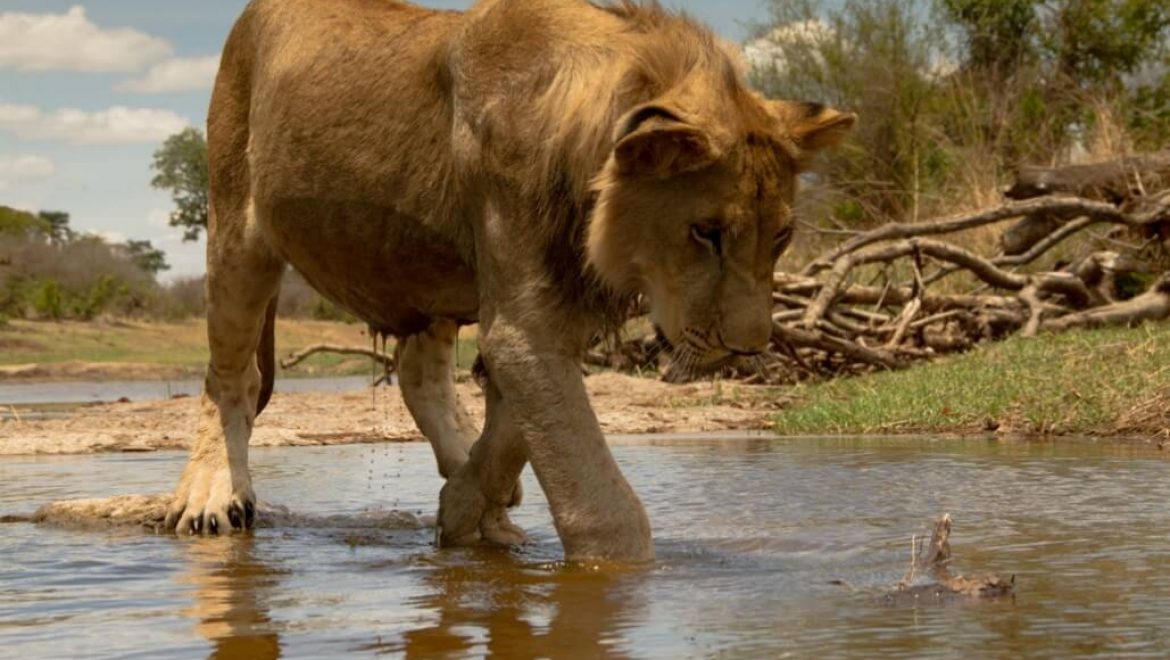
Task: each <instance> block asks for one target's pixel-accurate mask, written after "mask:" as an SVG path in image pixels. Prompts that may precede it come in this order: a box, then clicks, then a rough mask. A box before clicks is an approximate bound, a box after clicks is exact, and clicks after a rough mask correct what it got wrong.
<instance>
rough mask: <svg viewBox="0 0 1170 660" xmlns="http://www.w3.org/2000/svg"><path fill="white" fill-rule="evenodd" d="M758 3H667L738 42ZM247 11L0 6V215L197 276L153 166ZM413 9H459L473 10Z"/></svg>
mask: <svg viewBox="0 0 1170 660" xmlns="http://www.w3.org/2000/svg"><path fill="white" fill-rule="evenodd" d="M762 3H763V0H665V2H664V4H666V5H667V6H671V7H675V8H678V9H683V10H685V11H687V12H688V13H690V14H691V15H693V16H695V17H697V18H699V19H701V20H703V21H705V22H706V23H707V24H709V25H711V26H712V27H713V28H715V30H716V31H717V32H719V33H720V34H722V35H723V36H724V37H727V38H729V39H733V40H736V41H743V40H744V39H745V38H746V37H747V36H748V32H749V27H748V26H749V25H750V24H751V23H752V22H753V21H759V20H762V19H763V18H764V17H765V16H766V9H765V7H764V5H763V4H762ZM245 4H246V0H200V1H198V2H191V1H190V0H185V1H182V2H179V1H176V0H88V1H85V0H0V205H6V206H13V207H16V208H21V209H26V210H32V211H37V210H55V211H56V210H59V211H66V212H68V213H69V214H70V216H71V223H72V225H73V227H74V229H76V230H79V231H88V232H94V233H98V234H101V235H103V236H106V237H107V238H109V239H110V240H115V241H121V240H125V239H128V238H133V239H149V240H150V241H152V242H153V243H154V245H155V246H156V247H160V248H162V249H163V250H164V251H165V252H166V253H167V258H168V260H169V261H170V263H171V267H172V268H171V270H170V271H169V272H168V273H167V274H166V277H168V278H174V277H186V276H192V275H198V274H201V273H202V272H203V245H202V242H201V241H200V242H198V243H183V242H182V234H181V232H180V231H179V230H178V229H176V228H172V227H169V226H168V224H167V218H168V215H169V213H170V210H171V208H172V206H171V203H170V197H169V195H168V194H167V193H165V192H163V191H157V190H154V189H152V188H151V187H150V179H151V176H152V173H151V170H150V162H151V154H153V152H154V150H155V149H156V148H157V147H158V146H159V144H160V143H161V142H162V141H163V140H164V139H166V137H167V136H169V135H171V134H173V133H176V132H178V131H180V130H182V129H183V128H185V127H187V126H197V127H199V128H203V127H204V125H205V123H206V119H207V103H208V99H209V95H210V89H211V83H212V80H213V79H214V76H215V70H216V66H217V63H218V59H219V51H220V49H221V47H222V45H223V41H224V39H225V38H226V37H227V33H228V31H229V30H230V29H231V25H232V22H233V21H234V20H235V18H236V16H237V15H238V14H239V12H240V11H241V10H242V9H243V7H244V5H245ZM419 4H423V5H428V6H432V7H440V8H447V9H464V8H466V7H467V6H469V5H470V4H471V1H470V0H430V1H423V2H420V3H419Z"/></svg>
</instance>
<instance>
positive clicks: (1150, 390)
mask: <svg viewBox="0 0 1170 660" xmlns="http://www.w3.org/2000/svg"><path fill="white" fill-rule="evenodd" d="M794 394H795V396H796V399H797V401H799V403H798V404H796V405H795V406H793V407H792V408H790V409H788V410H785V411H783V412H781V413H779V414H778V415H777V416H776V419H775V424H776V430H777V432H779V433H782V434H789V435H797V434H855V433H871V432H918V431H932V432H958V433H969V432H975V431H980V430H987V429H990V428H994V427H1000V428H1001V429H1003V430H1010V431H1014V432H1019V433H1028V434H1037V433H1043V434H1049V433H1051V434H1059V433H1092V434H1108V433H1115V432H1127V431H1128V432H1135V433H1147V432H1148V433H1158V432H1161V431H1162V430H1163V428H1164V427H1163V428H1158V427H1159V426H1162V425H1165V424H1167V419H1168V416H1170V411H1168V410H1167V409H1166V406H1165V405H1163V403H1165V397H1167V396H1170V326H1167V325H1165V324H1163V325H1147V326H1143V327H1139V328H1133V329H1125V328H1112V329H1103V330H1091V331H1081V332H1068V333H1064V334H1059V335H1042V336H1040V337H1035V338H1031V339H1028V338H1022V337H1017V338H1013V339H1009V340H1007V341H1004V342H1002V343H998V344H992V345H987V346H983V347H980V348H979V349H978V350H975V351H972V352H970V353H967V354H964V355H957V356H950V357H947V358H943V359H940V360H938V361H936V362H934V363H932V364H927V365H919V366H915V367H912V368H910V369H907V370H905V371H900V372H895V373H875V374H869V375H866V376H862V377H857V378H846V379H839V380H834V381H829V382H825V383H818V384H813V385H809V386H802V387H799V388H797V389H796V391H795V392H794ZM1143 403H1144V404H1145V406H1144V408H1143V406H1142V405H1141V404H1143ZM1139 408H1141V409H1142V410H1144V411H1145V413H1146V414H1145V415H1144V416H1142V415H1139V414H1137V413H1138V412H1140V411H1139V410H1138V409H1139ZM1162 411H1165V412H1162ZM1151 412H1152V414H1151ZM1138 418H1140V419H1138Z"/></svg>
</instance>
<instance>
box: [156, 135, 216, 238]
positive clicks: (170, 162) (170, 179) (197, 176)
mask: <svg viewBox="0 0 1170 660" xmlns="http://www.w3.org/2000/svg"><path fill="white" fill-rule="evenodd" d="M151 168H152V169H153V170H154V171H155V172H156V174H155V176H154V179H152V180H151V182H150V185H152V186H154V187H155V188H159V189H162V190H169V191H170V193H171V199H172V200H174V202H175V210H174V211H172V212H171V220H170V222H171V226H172V227H180V228H182V230H183V240H184V241H194V240H197V239H198V238H199V233H200V232H202V231H203V230H204V229H206V228H207V211H208V209H207V200H208V181H209V176H208V168H207V140H206V139H205V138H204V137H203V132H202V131H200V130H199V129H197V128H186V129H183V130H182V131H181V132H179V133H176V134H174V135H172V136H170V137H169V138H167V139H166V141H165V142H163V143H162V146H161V147H159V148H158V150H157V151H155V152H154V162H153V163H152V164H151Z"/></svg>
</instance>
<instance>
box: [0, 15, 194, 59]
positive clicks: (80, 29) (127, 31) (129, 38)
mask: <svg viewBox="0 0 1170 660" xmlns="http://www.w3.org/2000/svg"><path fill="white" fill-rule="evenodd" d="M170 54H171V45H170V44H169V43H167V41H166V40H164V39H159V38H158V37H152V36H150V35H148V34H143V33H142V32H139V31H137V30H134V29H131V28H121V29H112V30H107V29H103V28H100V27H98V26H97V25H94V24H93V23H91V22H90V21H89V18H87V17H86V15H85V8H84V7H80V6H76V7H73V8H72V9H70V10H69V11H67V12H65V13H64V14H18V13H16V12H0V69H3V68H12V69H17V70H19V71H81V72H86V73H95V72H96V73H101V72H131V71H141V70H142V69H144V68H145V67H147V66H149V65H150V64H152V63H154V62H157V61H159V60H161V59H164V58H166V57H168V56H169V55H170Z"/></svg>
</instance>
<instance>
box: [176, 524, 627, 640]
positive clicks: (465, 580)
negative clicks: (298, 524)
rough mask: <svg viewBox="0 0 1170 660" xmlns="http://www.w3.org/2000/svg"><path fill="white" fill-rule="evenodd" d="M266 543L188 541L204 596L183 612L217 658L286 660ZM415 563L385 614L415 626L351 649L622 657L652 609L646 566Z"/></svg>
mask: <svg viewBox="0 0 1170 660" xmlns="http://www.w3.org/2000/svg"><path fill="white" fill-rule="evenodd" d="M266 541H269V542H270V541H271V539H265V538H264V537H259V538H257V537H254V536H252V535H232V536H227V537H210V538H202V539H199V538H197V539H190V540H189V541H187V542H184V543H181V545H182V546H183V547H182V552H183V554H184V559H185V561H186V564H187V568H186V570H185V571H184V572H183V574H182V575H181V577H180V578H179V580H180V582H181V583H183V584H184V585H187V586H189V587H190V589H191V592H190V593H191V596H192V598H193V601H194V602H193V603H192V605H191V606H190V607H188V608H187V609H185V610H184V611H183V614H184V615H185V616H187V617H188V618H189V619H191V620H192V621H193V622H194V624H195V632H196V633H197V634H198V635H199V636H201V637H203V638H205V639H206V640H208V641H209V642H210V643H211V652H210V654H209V657H211V658H232V659H237V658H239V659H249V660H250V659H264V658H277V657H280V656H281V652H282V644H281V639H280V635H279V633H280V631H281V630H283V629H285V627H286V623H285V622H281V621H274V620H273V618H272V617H271V615H270V608H271V607H273V606H279V605H280V604H281V601H283V602H284V604H287V598H286V597H287V595H288V594H287V585H283V584H282V582H284V581H285V578H286V577H289V575H288V571H287V570H285V569H281V568H275V567H273V566H272V565H270V564H268V563H265V561H263V560H262V559H261V558H260V557H262V556H264V555H265V554H266V553H264V552H263V551H262V550H261V549H260V548H259V546H262V545H263V544H264V543H265V542H266ZM408 563H410V564H412V565H413V566H414V568H415V569H421V570H412V571H411V572H412V573H414V577H415V579H416V580H417V583H416V587H417V588H416V589H410V590H408V591H409V593H410V595H409V596H407V595H404V596H403V600H402V601H401V602H400V607H399V609H398V611H397V612H395V611H392V610H393V607H391V608H390V609H391V611H388V612H387V615H388V618H390V619H396V618H397V619H399V620H400V621H401V618H400V615H401V614H402V612H403V611H404V610H405V611H408V612H412V613H415V614H416V615H417V616H412V617H411V618H412V619H413V620H414V621H415V622H416V623H412V624H408V625H407V626H405V627H396V628H395V629H384V630H378V629H377V626H376V624H375V625H373V626H371V628H370V629H369V630H368V631H364V632H365V634H364V636H365V637H367V638H368V639H373V640H376V641H372V642H369V643H366V644H358V645H356V647H353V646H351V647H349V648H347V649H344V651H350V652H358V653H376V654H379V653H381V654H393V655H402V654H404V655H405V656H406V657H410V658H433V657H444V656H445V657H463V656H467V655H477V656H478V655H493V656H497V657H562V656H564V655H566V654H571V655H574V656H577V655H584V656H590V657H597V656H605V655H612V654H613V653H615V652H619V653H620V643H621V632H622V629H623V622H629V621H631V620H638V619H639V613H640V612H641V611H642V610H644V609H645V603H644V597H643V596H641V595H639V589H638V585H639V583H640V581H641V577H640V573H639V572H638V571H630V570H612V569H603V570H594V569H589V568H576V567H562V566H560V565H559V564H554V565H552V566H549V565H536V564H532V563H525V562H524V561H522V560H520V559H519V558H518V557H517V556H516V555H514V554H511V553H508V552H505V551H493V550H454V551H444V552H433V551H424V552H422V553H420V554H419V555H417V556H416V557H415V559H414V560H412V561H409V562H408ZM382 570H401V565H399V567H398V568H388V567H386V566H385V564H381V565H379V566H378V567H377V568H373V569H371V570H370V574H369V575H368V576H367V578H368V579H367V580H366V581H365V584H366V585H367V586H368V588H370V589H378V588H379V586H378V582H379V580H378V576H377V572H378V571H382ZM387 582H394V580H390V579H388V580H387ZM359 636H362V635H361V632H360V631H359ZM286 641H287V640H286ZM339 650H341V649H339Z"/></svg>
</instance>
